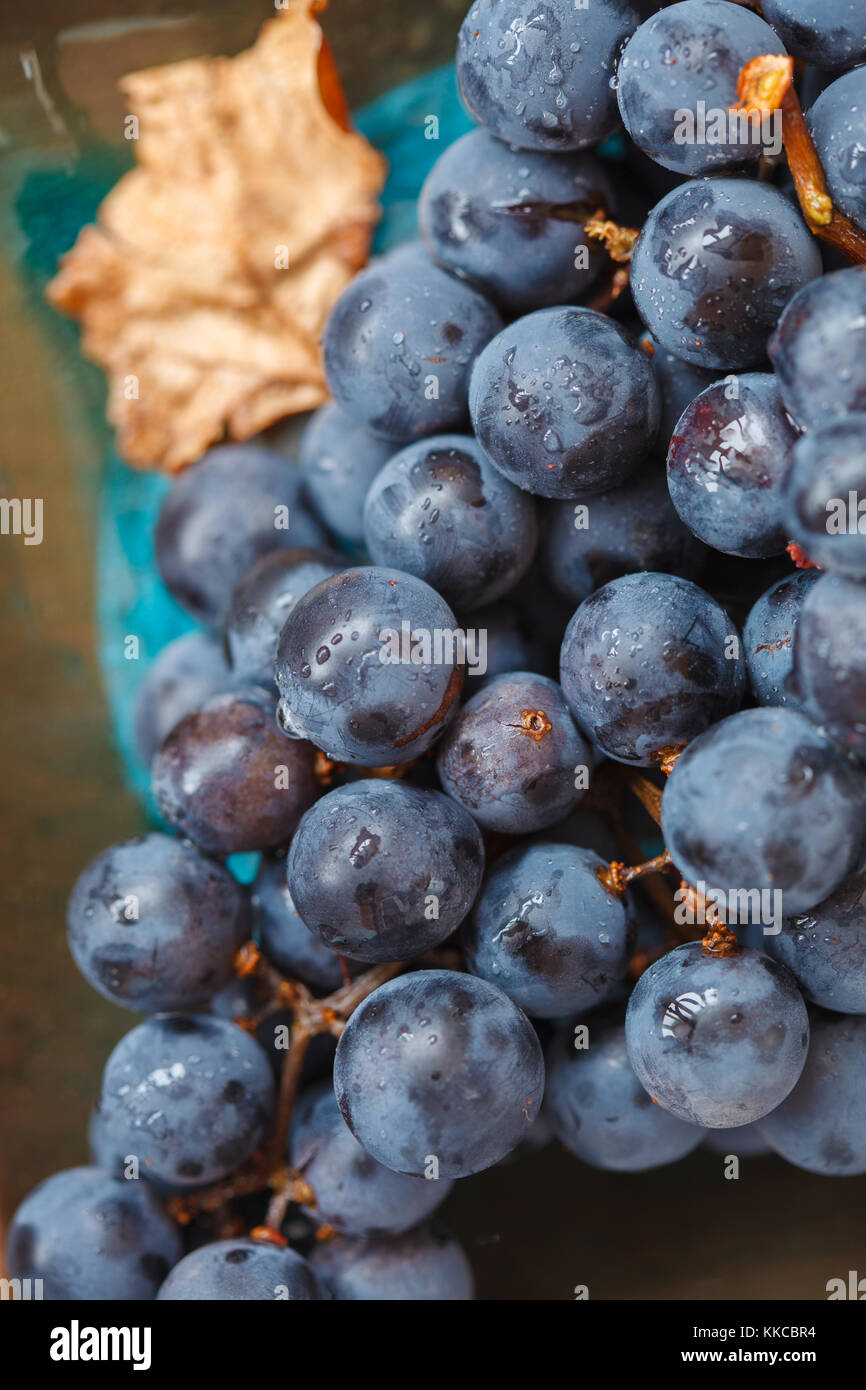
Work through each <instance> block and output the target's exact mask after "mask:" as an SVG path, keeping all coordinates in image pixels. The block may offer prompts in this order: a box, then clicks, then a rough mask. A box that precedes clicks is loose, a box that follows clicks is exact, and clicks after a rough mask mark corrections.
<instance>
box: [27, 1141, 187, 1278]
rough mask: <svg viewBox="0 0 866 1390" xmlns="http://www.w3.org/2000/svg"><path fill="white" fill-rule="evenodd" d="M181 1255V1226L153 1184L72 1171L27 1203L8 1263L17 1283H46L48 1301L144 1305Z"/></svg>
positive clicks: (89, 1170) (87, 1170)
mask: <svg viewBox="0 0 866 1390" xmlns="http://www.w3.org/2000/svg"><path fill="white" fill-rule="evenodd" d="M181 1253H182V1246H181V1241H180V1236H179V1234H178V1231H177V1227H176V1226H175V1225H174V1223H173V1222H172V1221H171V1220H170V1219H169V1217H168V1216H167V1215H166V1213H165V1212H164V1211H163V1209H162V1207H161V1206H160V1204H159V1202H158V1201H157V1199H156V1197H154V1195H153V1192H152V1191H151V1189H150V1188H149V1187H148V1185H147V1183H145V1182H133V1181H130V1182H121V1181H117V1180H116V1179H114V1178H110V1177H108V1176H107V1174H105V1173H103V1172H102V1171H101V1169H99V1168H67V1169H65V1170H64V1171H63V1172H62V1173H55V1174H54V1175H53V1177H50V1178H46V1180H45V1181H44V1182H42V1183H40V1184H39V1186H38V1187H36V1188H34V1190H33V1191H32V1192H31V1193H30V1195H29V1196H28V1197H25V1198H24V1201H23V1202H22V1203H21V1205H20V1207H19V1208H18V1210H17V1211H16V1213H15V1215H14V1216H13V1218H12V1225H11V1227H10V1229H9V1238H8V1243H7V1246H6V1263H7V1265H8V1271H9V1277H10V1278H11V1279H41V1280H42V1281H43V1282H42V1295H41V1296H42V1297H43V1298H45V1299H48V1300H50V1301H68V1300H72V1301H78V1302H81V1303H88V1302H91V1301H96V1300H109V1299H116V1300H120V1299H125V1300H130V1299H133V1300H143V1299H151V1298H153V1297H154V1296H155V1294H156V1291H157V1289H158V1288H159V1286H160V1284H161V1283H162V1281H163V1279H164V1278H165V1276H166V1275H167V1274H168V1271H169V1270H170V1269H171V1267H172V1265H173V1264H174V1263H175V1262H176V1261H177V1260H179V1259H180V1257H181ZM35 1296H37V1297H38V1296H39V1295H38V1294H37V1295H35Z"/></svg>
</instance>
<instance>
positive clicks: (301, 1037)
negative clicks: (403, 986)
mask: <svg viewBox="0 0 866 1390" xmlns="http://www.w3.org/2000/svg"><path fill="white" fill-rule="evenodd" d="M421 964H435V965H439V966H440V967H445V968H447V969H449V970H459V969H461V968H462V959H461V957H460V954H459V952H457V951H448V950H440V951H435V952H430V953H429V954H428V955H426V956H422V957H420V958H419V959H418V960H408V961H393V962H390V963H389V964H387V965H374V966H373V967H372V969H370V970H367V971H365V972H364V974H363V975H359V976H358V978H357V979H356V980H351V981H350V982H349V983H347V984H345V985H343V986H342V988H341V989H338V990H335V991H334V993H333V994H329V995H328V996H327V997H326V998H325V999H315V998H314V997H313V995H312V994H311V993H310V991H309V990H308V989H307V987H306V985H303V984H301V982H300V981H299V980H292V979H287V978H285V977H284V976H282V975H280V974H279V972H278V971H276V970H275V969H274V968H273V966H271V965H269V964H268V963H267V961H266V960H265V959H264V957H263V956H262V954H261V952H260V951H259V948H258V947H257V946H256V944H255V942H253V941H248V942H246V943H245V944H244V945H243V946H242V947H241V948H240V950H239V951H238V954H237V956H236V958H235V973H236V974H237V975H239V976H240V977H242V978H243V977H244V976H248V975H251V974H253V973H256V974H257V975H258V976H259V977H260V978H261V979H262V980H263V981H264V982H265V983H266V984H267V986H268V989H269V992H270V994H271V998H270V1000H269V1001H268V1003H267V1004H265V1005H264V1007H263V1008H262V1009H261V1010H260V1011H259V1012H258V1013H257V1014H256V1015H255V1016H254V1017H253V1018H251V1019H236V1020H235V1021H236V1022H237V1023H238V1024H239V1026H241V1027H243V1028H244V1030H245V1031H246V1032H249V1033H253V1034H255V1032H256V1029H257V1028H258V1027H259V1026H260V1024H261V1023H262V1022H264V1021H265V1020H266V1019H267V1018H269V1017H271V1016H272V1015H273V1014H275V1013H279V1012H280V1011H281V1010H284V1009H285V1008H286V1007H288V1008H290V1009H291V1010H292V1023H291V1028H290V1032H289V1045H288V1047H287V1048H286V1055H285V1057H284V1058H283V1064H282V1068H281V1071H280V1082H279V1087H278V1090H277V1104H276V1111H275V1116H274V1123H273V1127H272V1129H271V1134H270V1138H269V1139H268V1142H267V1145H266V1147H265V1150H264V1152H261V1151H260V1152H258V1153H255V1154H253V1156H252V1158H251V1159H249V1161H248V1162H247V1163H246V1164H244V1165H243V1166H242V1167H241V1168H239V1169H238V1170H237V1171H236V1172H235V1173H231V1174H230V1175H229V1176H228V1177H227V1178H223V1179H222V1181H221V1182H217V1183H213V1184H212V1185H211V1186H210V1187H206V1188H203V1189H202V1190H201V1191H200V1192H191V1193H189V1194H187V1195H184V1196H177V1197H173V1198H171V1200H170V1201H169V1203H168V1208H169V1211H170V1213H171V1215H172V1216H173V1217H174V1219H175V1220H176V1221H178V1222H179V1223H180V1224H181V1225H188V1224H189V1222H190V1221H191V1220H192V1219H193V1218H194V1217H195V1216H197V1215H199V1214H200V1213H203V1212H215V1211H219V1210H220V1209H221V1208H222V1207H224V1206H225V1205H226V1204H227V1203H228V1202H230V1201H231V1200H232V1199H233V1198H235V1197H243V1196H248V1195H249V1194H250V1193H253V1192H261V1191H262V1190H263V1189H264V1188H268V1187H269V1188H271V1190H272V1192H273V1196H272V1197H271V1200H270V1203H269V1205H268V1211H267V1215H266V1217H265V1221H264V1224H263V1225H262V1226H257V1227H256V1228H255V1230H254V1232H253V1236H254V1239H256V1240H263V1241H269V1242H271V1243H276V1244H284V1243H285V1242H284V1238H283V1237H282V1235H281V1234H280V1226H281V1225H282V1222H283V1218H284V1217H285V1214H286V1210H287V1208H288V1207H289V1206H290V1204H291V1203H292V1202H299V1203H300V1204H301V1205H303V1206H305V1207H313V1208H315V1205H316V1197H315V1193H314V1192H313V1190H312V1188H311V1187H310V1185H309V1183H308V1182H307V1181H306V1179H305V1178H304V1176H303V1174H302V1173H300V1172H298V1171H297V1169H295V1168H292V1167H290V1166H289V1165H288V1164H287V1163H286V1161H285V1154H286V1146H287V1143H288V1136H289V1130H290V1128H291V1123H292V1116H293V1114H294V1109H295V1102H296V1100H297V1096H298V1090H299V1087H300V1081H301V1072H302V1070H303V1066H304V1058H305V1057H306V1055H307V1049H308V1048H309V1046H310V1043H311V1042H312V1041H313V1038H315V1037H317V1036H318V1035H319V1034H321V1033H330V1034H332V1035H333V1036H334V1037H337V1038H338V1037H339V1036H340V1034H341V1033H342V1031H343V1029H344V1028H345V1026H346V1023H347V1021H348V1019H349V1018H350V1017H351V1015H352V1014H353V1013H354V1011H355V1009H357V1007H358V1005H359V1004H362V1003H363V1001H364V1000H365V999H366V998H367V996H368V995H370V994H372V993H373V991H374V990H376V989H378V988H379V986H380V985H383V984H385V983H386V981H388V980H391V979H393V978H394V976H395V975H399V974H400V973H401V971H403V970H410V969H412V968H413V966H417V965H421Z"/></svg>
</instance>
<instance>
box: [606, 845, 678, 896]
mask: <svg viewBox="0 0 866 1390" xmlns="http://www.w3.org/2000/svg"><path fill="white" fill-rule="evenodd" d="M672 862H673V861H672V860H671V857H670V855H669V854H668V852H667V850H664V851H663V852H662V853H661V854H657V855H656V857H655V859H647V860H646V861H645V862H644V863H643V864H621V863H620V862H619V860H618V859H614V860H612V861H611V863H610V864H603V865H602V867H601V868H600V869H599V871H598V876H599V879H600V880H601V882H602V883H603V884H604V886H605V888H606V889H607V891H608V892H609V893H613V895H614V896H615V897H617V898H621V897H622V895H623V893H624V892H625V890H626V888H628V886H629V884H630V883H634V882H635V880H636V879H639V878H646V876H647V875H648V874H661V873H664V871H665V869H669V868H670V867H671V864H672Z"/></svg>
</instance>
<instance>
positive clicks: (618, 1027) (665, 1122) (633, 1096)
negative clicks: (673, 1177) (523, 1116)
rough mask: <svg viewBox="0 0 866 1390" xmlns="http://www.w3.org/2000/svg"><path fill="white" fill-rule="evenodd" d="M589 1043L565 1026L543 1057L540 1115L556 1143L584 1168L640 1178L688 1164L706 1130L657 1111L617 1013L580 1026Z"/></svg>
mask: <svg viewBox="0 0 866 1390" xmlns="http://www.w3.org/2000/svg"><path fill="white" fill-rule="evenodd" d="M585 1024H586V1027H587V1028H588V1030H589V1039H588V1045H587V1046H585V1047H582V1048H581V1049H578V1048H577V1047H575V1037H574V1035H573V1034H572V1032H571V1030H570V1029H568V1028H565V1029H563V1030H562V1031H561V1032H560V1033H558V1034H557V1036H556V1037H555V1038H554V1040H553V1042H552V1044H551V1046H550V1048H549V1049H548V1053H547V1091H546V1094H545V1101H544V1111H545V1114H546V1115H549V1116H550V1123H551V1125H552V1127H553V1132H554V1134H555V1135H556V1137H557V1139H559V1141H560V1142H561V1143H563V1144H564V1145H565V1147H566V1148H567V1149H570V1150H571V1152H572V1153H573V1154H574V1155H575V1156H576V1157H577V1158H581V1159H583V1161H584V1163H591V1164H592V1166H593V1167H594V1168H607V1169H610V1170H612V1171H614V1172H619V1173H641V1172H645V1171H646V1169H648V1168H659V1167H661V1166H662V1165H663V1164H665V1163H675V1162H676V1161H677V1159H679V1158H685V1156H686V1154H689V1153H691V1152H692V1150H693V1149H696V1148H697V1147H698V1145H699V1144H700V1143H701V1141H702V1139H703V1137H704V1131H703V1130H702V1129H701V1128H699V1126H697V1125H693V1124H687V1123H686V1122H685V1121H684V1120H680V1119H677V1117H676V1116H675V1115H672V1114H670V1112H669V1111H668V1110H664V1109H662V1107H661V1106H660V1105H654V1104H653V1101H652V1099H651V1098H650V1096H648V1095H647V1093H646V1091H645V1090H644V1088H643V1086H642V1085H641V1084H640V1082H639V1081H638V1079H637V1077H636V1076H635V1074H634V1071H633V1070H632V1066H631V1062H630V1061H629V1058H628V1049H627V1047H626V1042H625V1028H624V1027H623V1023H622V1018H621V1010H610V1011H608V1010H601V1011H600V1012H599V1014H597V1015H596V1014H590V1015H589V1017H588V1018H587V1019H586V1020H585Z"/></svg>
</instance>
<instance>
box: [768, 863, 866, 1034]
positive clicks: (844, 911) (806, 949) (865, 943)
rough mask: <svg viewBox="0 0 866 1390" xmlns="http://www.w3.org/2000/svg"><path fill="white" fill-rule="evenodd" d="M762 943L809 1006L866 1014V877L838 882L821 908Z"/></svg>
mask: <svg viewBox="0 0 866 1390" xmlns="http://www.w3.org/2000/svg"><path fill="white" fill-rule="evenodd" d="M766 940H767V950H768V951H769V953H770V955H771V956H773V957H774V959H776V960H780V961H782V963H783V964H784V965H787V967H788V969H789V970H791V971H792V973H793V974H794V975H795V976H796V977H797V983H798V984H799V986H800V989H801V990H802V991H803V994H804V995H805V997H806V998H807V999H808V1000H810V1001H811V1002H812V1003H813V1004H820V1005H821V1007H822V1008H824V1009H833V1010H835V1011H836V1012H837V1013H845V1014H866V871H861V872H859V873H856V874H852V875H851V877H850V878H846V879H843V881H842V882H841V883H840V885H839V887H838V888H837V889H836V891H835V893H831V894H830V896H829V898H826V899H825V900H824V902H822V903H818V905H817V907H813V908H811V909H810V910H809V911H808V912H803V913H801V914H800V915H799V916H798V917H792V918H790V919H789V920H788V921H787V922H786V923H785V925H784V927H783V929H782V931H781V932H780V933H779V934H778V935H777V936H768V937H767V939H766Z"/></svg>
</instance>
